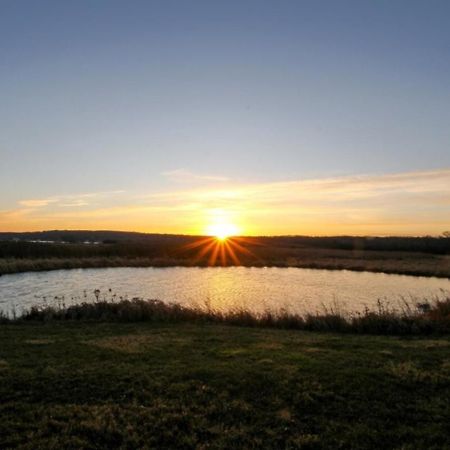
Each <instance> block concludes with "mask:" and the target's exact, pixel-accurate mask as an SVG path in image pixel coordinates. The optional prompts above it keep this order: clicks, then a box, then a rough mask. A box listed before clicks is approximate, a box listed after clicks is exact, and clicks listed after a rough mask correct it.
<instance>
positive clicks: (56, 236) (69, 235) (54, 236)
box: [0, 230, 191, 243]
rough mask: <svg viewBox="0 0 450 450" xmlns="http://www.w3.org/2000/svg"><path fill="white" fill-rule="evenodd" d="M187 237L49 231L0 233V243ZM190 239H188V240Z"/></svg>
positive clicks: (87, 231)
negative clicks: (14, 241) (13, 241)
mask: <svg viewBox="0 0 450 450" xmlns="http://www.w3.org/2000/svg"><path fill="white" fill-rule="evenodd" d="M186 238H187V236H183V235H175V234H157V233H137V232H131V231H109V230H97V231H91V230H49V231H32V232H21V233H16V232H0V241H12V240H16V241H43V242H46V241H47V242H48V241H50V242H58V243H84V242H92V243H94V242H96V243H102V242H105V241H106V242H108V241H111V242H127V241H128V242H131V241H132V242H137V241H146V242H152V241H153V242H156V241H158V242H161V241H171V242H174V241H176V240H178V239H182V240H184V239H186ZM190 238H191V237H189V239H190Z"/></svg>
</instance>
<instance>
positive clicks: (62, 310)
mask: <svg viewBox="0 0 450 450" xmlns="http://www.w3.org/2000/svg"><path fill="white" fill-rule="evenodd" d="M30 321H31V322H49V321H100V322H156V323H170V322H196V323H198V322H201V323H216V324H228V325H235V326H245V327H263V328H284V329H297V330H309V331H330V332H341V333H359V334H376V335H430V334H448V333H450V297H448V298H445V299H440V300H438V299H435V300H433V301H429V302H422V303H418V304H416V305H414V306H411V305H409V304H408V303H406V302H405V305H404V307H403V308H402V309H401V310H400V311H399V310H396V309H393V308H390V307H389V306H388V305H386V304H384V303H382V302H379V303H378V307H377V308H375V309H366V310H365V311H363V312H362V313H352V314H346V313H344V312H341V311H339V309H338V308H329V309H324V311H323V312H318V313H315V314H304V315H302V314H295V313H290V312H289V311H286V310H279V311H271V310H267V311H264V312H262V313H255V312H251V311H248V310H246V309H233V310H229V311H219V310H215V309H213V308H211V307H210V305H205V306H204V307H187V306H182V305H180V304H171V303H164V302H162V301H160V300H144V299H140V298H133V299H131V300H129V299H124V298H122V299H118V300H116V299H114V298H111V299H106V297H100V295H99V293H97V295H96V300H95V301H93V302H82V303H79V304H76V305H72V306H66V305H65V304H64V302H60V303H59V304H58V305H57V306H44V307H32V308H31V309H30V310H28V311H25V312H24V313H23V314H22V315H21V316H20V317H7V316H5V315H3V316H0V322H3V323H11V322H30Z"/></svg>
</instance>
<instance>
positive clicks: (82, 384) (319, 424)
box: [0, 321, 450, 450]
mask: <svg viewBox="0 0 450 450" xmlns="http://www.w3.org/2000/svg"><path fill="white" fill-rule="evenodd" d="M449 398H450V339H449V338H436V337H434V338H430V339H424V338H420V339H418V338H414V339H411V338H409V339H406V338H399V337H385V336H384V337H383V336H364V335H351V334H333V333H318V332H306V331H297V330H280V329H264V328H246V327H232V326H226V325H219V324H201V323H195V324H189V323H176V324H167V323H166V324H164V323H156V322H139V323H100V322H85V321H66V322H58V321H52V322H48V323H36V322H29V323H23V322H22V323H13V324H6V325H2V326H0V399H1V401H0V448H17V447H20V448H25V449H33V450H34V449H61V448H64V449H71V448H73V449H75V448H76V449H78V448H92V449H94V448H97V449H98V448H124V449H125V448H127V449H136V448H186V449H188V448H227V449H228V448H236V449H237V448H274V449H284V448H304V449H322V448H323V449H344V448H345V449H348V448H355V449H379V448H383V449H403V450H405V449H411V450H412V449H414V450H415V449H445V448H450V428H449V426H448V424H449V423H450V402H449V401H448V399H449Z"/></svg>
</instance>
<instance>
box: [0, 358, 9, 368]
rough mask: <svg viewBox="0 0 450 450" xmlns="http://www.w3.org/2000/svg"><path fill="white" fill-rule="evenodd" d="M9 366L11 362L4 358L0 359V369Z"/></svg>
mask: <svg viewBox="0 0 450 450" xmlns="http://www.w3.org/2000/svg"><path fill="white" fill-rule="evenodd" d="M8 367H9V364H8V363H7V362H6V361H5V360H4V359H0V371H2V370H6V369H7V368H8Z"/></svg>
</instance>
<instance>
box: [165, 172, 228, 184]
mask: <svg viewBox="0 0 450 450" xmlns="http://www.w3.org/2000/svg"><path fill="white" fill-rule="evenodd" d="M162 175H164V176H165V177H166V178H167V179H168V180H170V181H172V182H175V183H198V182H225V181H229V180H230V179H229V178H228V177H223V176H218V175H199V174H196V173H193V172H191V171H189V170H187V169H175V170H169V171H166V172H163V173H162Z"/></svg>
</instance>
